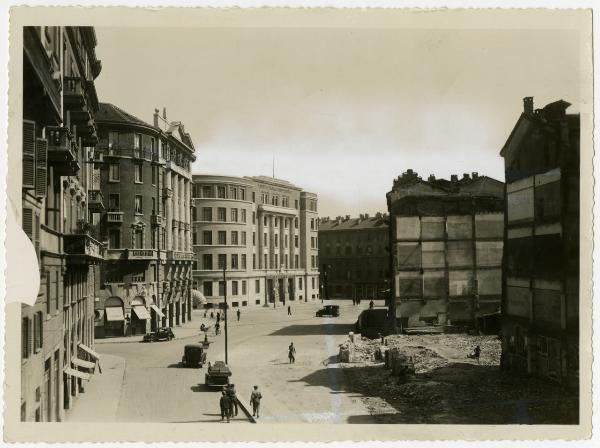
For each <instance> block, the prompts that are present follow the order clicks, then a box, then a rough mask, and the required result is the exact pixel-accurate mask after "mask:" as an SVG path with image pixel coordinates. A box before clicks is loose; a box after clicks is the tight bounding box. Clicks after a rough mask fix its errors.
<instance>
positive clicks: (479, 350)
mask: <svg viewBox="0 0 600 448" xmlns="http://www.w3.org/2000/svg"><path fill="white" fill-rule="evenodd" d="M473 355H475V359H476V360H477V364H479V356H481V347H479V346H477V347H475V350H473Z"/></svg>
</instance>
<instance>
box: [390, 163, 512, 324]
mask: <svg viewBox="0 0 600 448" xmlns="http://www.w3.org/2000/svg"><path fill="white" fill-rule="evenodd" d="M387 200H388V210H389V212H390V237H389V238H390V246H391V247H390V258H391V266H392V269H391V276H390V281H391V283H392V285H391V286H392V299H391V300H390V303H389V308H390V311H391V313H390V314H391V316H395V318H396V319H395V320H394V322H393V323H394V324H395V325H396V326H397V327H400V328H406V327H414V326H421V325H459V326H475V327H477V326H478V325H479V324H480V323H481V322H482V321H483V322H485V321H486V319H482V318H485V317H486V316H487V315H491V314H495V313H496V314H497V313H499V311H500V303H501V295H502V249H503V236H504V230H503V229H504V184H503V183H502V182H500V181H497V180H495V179H492V178H489V177H487V176H479V175H478V174H477V173H473V175H472V176H470V175H469V174H464V175H463V177H462V179H459V178H458V176H456V175H453V176H452V177H451V179H450V180H445V179H436V178H435V177H434V176H429V178H428V179H427V180H423V179H422V178H421V177H419V176H418V175H417V173H415V172H413V171H412V170H407V171H406V172H405V173H404V174H402V176H400V177H398V178H397V179H396V180H395V181H394V186H393V189H392V190H391V191H390V192H389V193H388V194H387Z"/></svg>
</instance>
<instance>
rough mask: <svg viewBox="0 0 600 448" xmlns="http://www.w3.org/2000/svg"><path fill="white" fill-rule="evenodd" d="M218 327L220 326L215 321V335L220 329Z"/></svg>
mask: <svg viewBox="0 0 600 448" xmlns="http://www.w3.org/2000/svg"><path fill="white" fill-rule="evenodd" d="M220 328H221V326H220V325H219V322H217V323H216V324H215V335H217V334H219V333H220V331H219V329H220Z"/></svg>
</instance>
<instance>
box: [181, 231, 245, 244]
mask: <svg viewBox="0 0 600 448" xmlns="http://www.w3.org/2000/svg"><path fill="white" fill-rule="evenodd" d="M240 236H241V238H239V237H240ZM252 239H253V240H255V233H254V232H253V233H252ZM192 243H193V244H198V234H197V233H196V232H194V233H193V234H192ZM202 244H204V245H207V246H210V245H212V244H213V231H212V230H205V231H203V232H202ZM217 244H218V245H221V246H225V245H227V231H225V230H219V231H218V232H217ZM229 244H231V245H232V246H238V245H240V244H241V245H242V246H245V245H246V232H238V231H237V230H233V231H231V232H230V238H229Z"/></svg>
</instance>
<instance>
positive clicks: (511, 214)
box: [501, 97, 579, 387]
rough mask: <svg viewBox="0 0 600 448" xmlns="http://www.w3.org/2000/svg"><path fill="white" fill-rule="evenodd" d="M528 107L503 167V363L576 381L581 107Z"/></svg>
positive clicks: (558, 103) (507, 146)
mask: <svg viewBox="0 0 600 448" xmlns="http://www.w3.org/2000/svg"><path fill="white" fill-rule="evenodd" d="M568 107H569V103H567V102H565V101H562V100H561V101H556V102H553V103H550V104H548V105H547V106H545V107H544V108H543V109H536V110H534V107H533V98H531V97H527V98H525V99H524V110H523V113H522V114H521V116H520V118H519V119H518V121H517V123H516V124H515V127H514V128H513V130H512V132H511V133H510V136H509V137H508V140H507V141H506V144H505V145H504V147H503V148H502V152H501V155H502V157H503V158H504V165H505V173H506V192H507V201H506V245H505V251H504V274H505V277H504V291H505V295H504V300H503V339H502V366H503V367H504V368H506V369H508V370H513V371H517V372H522V373H527V374H533V375H538V376H543V377H547V378H551V379H554V380H557V381H560V382H561V383H564V384H568V385H571V386H573V387H577V385H578V379H579V343H578V341H579V114H577V115H575V114H567V113H566V109H567V108H568Z"/></svg>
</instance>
